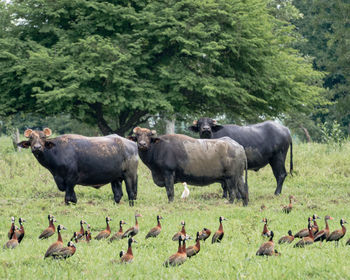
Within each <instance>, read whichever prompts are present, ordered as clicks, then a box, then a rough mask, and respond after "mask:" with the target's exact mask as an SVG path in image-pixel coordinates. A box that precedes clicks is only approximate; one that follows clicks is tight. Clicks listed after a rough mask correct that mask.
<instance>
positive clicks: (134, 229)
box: [122, 214, 142, 238]
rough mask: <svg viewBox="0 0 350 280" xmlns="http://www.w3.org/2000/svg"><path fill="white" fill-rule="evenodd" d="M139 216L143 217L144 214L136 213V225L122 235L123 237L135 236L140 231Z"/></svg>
mask: <svg viewBox="0 0 350 280" xmlns="http://www.w3.org/2000/svg"><path fill="white" fill-rule="evenodd" d="M138 217H142V215H141V214H135V225H134V226H133V227H131V228H129V229H128V230H127V231H125V232H124V233H123V235H122V238H125V237H134V236H135V235H136V234H138V233H139V222H138V221H137V218H138Z"/></svg>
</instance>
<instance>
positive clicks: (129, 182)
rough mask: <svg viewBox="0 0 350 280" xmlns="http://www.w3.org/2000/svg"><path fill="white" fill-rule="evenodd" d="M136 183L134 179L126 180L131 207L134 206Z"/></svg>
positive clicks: (128, 178)
mask: <svg viewBox="0 0 350 280" xmlns="http://www.w3.org/2000/svg"><path fill="white" fill-rule="evenodd" d="M134 181H135V180H133V179H132V178H130V177H127V178H125V186H126V192H127V193H128V199H129V205H130V206H134V199H135V194H134Z"/></svg>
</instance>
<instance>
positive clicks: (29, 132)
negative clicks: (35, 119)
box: [24, 129, 33, 138]
mask: <svg viewBox="0 0 350 280" xmlns="http://www.w3.org/2000/svg"><path fill="white" fill-rule="evenodd" d="M32 132H33V130H31V129H26V131H24V137H26V138H29V137H30V135H31V134H32Z"/></svg>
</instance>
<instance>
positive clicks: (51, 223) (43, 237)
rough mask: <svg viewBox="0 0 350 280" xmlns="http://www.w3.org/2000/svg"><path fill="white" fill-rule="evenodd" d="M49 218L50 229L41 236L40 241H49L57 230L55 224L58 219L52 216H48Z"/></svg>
mask: <svg viewBox="0 0 350 280" xmlns="http://www.w3.org/2000/svg"><path fill="white" fill-rule="evenodd" d="M48 218H49V227H48V228H46V229H45V230H44V231H43V232H42V233H41V234H40V236H39V239H47V238H49V237H50V236H52V235H54V234H55V231H56V228H55V225H54V222H56V219H55V217H54V216H52V215H48Z"/></svg>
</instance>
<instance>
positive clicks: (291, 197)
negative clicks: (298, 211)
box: [282, 195, 295, 214]
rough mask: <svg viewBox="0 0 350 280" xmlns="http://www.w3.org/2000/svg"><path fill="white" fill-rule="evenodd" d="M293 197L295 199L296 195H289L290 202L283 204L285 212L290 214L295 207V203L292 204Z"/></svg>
mask: <svg viewBox="0 0 350 280" xmlns="http://www.w3.org/2000/svg"><path fill="white" fill-rule="evenodd" d="M293 199H295V197H294V195H290V196H289V204H288V205H284V206H282V211H283V212H284V213H286V214H289V213H290V212H291V211H292V209H293V204H292V201H293Z"/></svg>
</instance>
